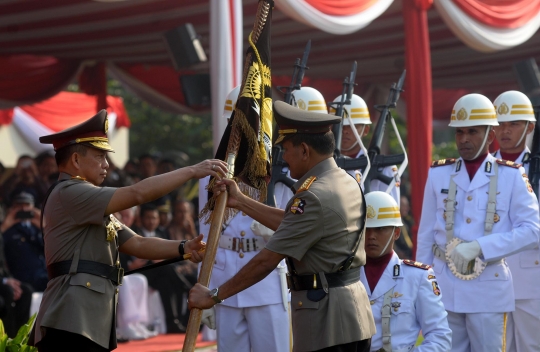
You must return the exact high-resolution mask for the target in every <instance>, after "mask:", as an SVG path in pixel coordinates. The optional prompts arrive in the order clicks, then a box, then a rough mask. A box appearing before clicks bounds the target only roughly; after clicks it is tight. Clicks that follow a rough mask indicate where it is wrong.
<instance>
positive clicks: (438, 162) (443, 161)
mask: <svg viewBox="0 0 540 352" xmlns="http://www.w3.org/2000/svg"><path fill="white" fill-rule="evenodd" d="M455 162H456V159H455V158H448V159H441V160H435V161H433V162H432V163H431V167H437V166H444V165H452V164H453V163H455Z"/></svg>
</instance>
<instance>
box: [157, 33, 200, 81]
mask: <svg viewBox="0 0 540 352" xmlns="http://www.w3.org/2000/svg"><path fill="white" fill-rule="evenodd" d="M163 37H164V39H165V42H166V44H167V45H166V46H167V50H168V52H169V55H170V57H171V60H172V62H173V65H174V68H175V69H176V70H177V71H178V70H179V69H181V68H187V67H189V66H191V65H194V64H198V63H200V62H206V60H207V59H206V54H205V53H204V49H203V48H202V46H201V42H200V41H199V38H198V36H197V33H195V29H194V28H193V25H192V24H191V23H186V24H184V25H182V26H180V27H178V28H175V29H171V30H170V31H167V32H165V34H164V35H163Z"/></svg>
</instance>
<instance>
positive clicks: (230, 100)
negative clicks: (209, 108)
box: [223, 86, 240, 119]
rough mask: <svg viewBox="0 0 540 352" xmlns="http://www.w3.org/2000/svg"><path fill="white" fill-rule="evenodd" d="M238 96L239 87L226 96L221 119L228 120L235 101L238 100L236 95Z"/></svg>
mask: <svg viewBox="0 0 540 352" xmlns="http://www.w3.org/2000/svg"><path fill="white" fill-rule="evenodd" d="M239 94H240V86H236V87H234V88H233V90H231V91H230V92H229V94H227V98H225V106H224V107H223V118H224V119H230V118H231V115H232V112H233V110H234V107H235V106H236V100H238V95H239Z"/></svg>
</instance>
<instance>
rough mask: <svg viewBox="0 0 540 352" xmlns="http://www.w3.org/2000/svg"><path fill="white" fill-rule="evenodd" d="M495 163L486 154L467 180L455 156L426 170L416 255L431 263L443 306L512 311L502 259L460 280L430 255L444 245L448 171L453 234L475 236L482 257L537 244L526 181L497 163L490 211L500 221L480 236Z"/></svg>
mask: <svg viewBox="0 0 540 352" xmlns="http://www.w3.org/2000/svg"><path fill="white" fill-rule="evenodd" d="M488 162H489V163H490V165H488V164H487V163H488ZM495 163H496V159H495V158H494V157H493V156H492V155H491V154H488V156H487V157H486V159H485V160H484V162H483V163H482V165H481V166H480V168H479V169H478V171H477V172H476V174H475V175H474V178H473V179H472V181H470V180H469V175H468V173H467V169H466V167H465V164H464V162H463V160H462V159H461V158H459V159H458V160H457V162H455V163H453V164H450V165H444V166H437V167H432V168H431V169H430V170H429V174H428V179H427V182H426V188H425V190H424V202H423V207H422V217H421V220H420V227H419V229H418V241H417V248H418V249H417V253H416V259H417V260H418V261H420V262H423V263H428V264H433V270H434V271H435V274H436V275H437V280H438V282H439V284H440V286H441V289H442V291H443V292H444V295H443V298H442V300H443V303H444V306H445V308H446V310H449V311H452V312H455V313H490V312H491V313H503V312H510V311H513V310H514V294H513V291H514V290H513V286H512V277H511V274H510V270H509V268H508V266H507V264H506V262H505V261H500V262H498V263H494V264H491V265H488V266H487V267H486V268H485V270H484V272H483V273H482V274H481V275H480V276H479V277H478V278H476V279H474V280H470V281H464V280H460V279H458V278H456V277H455V276H454V275H453V274H452V273H451V272H450V270H449V269H448V267H447V265H446V262H444V261H442V260H440V259H438V258H436V257H434V255H433V252H432V246H433V244H435V243H436V244H437V245H438V246H439V247H440V248H441V249H444V248H445V246H446V229H445V220H444V218H443V213H444V210H445V199H446V198H447V193H448V188H449V185H450V177H451V176H454V181H455V183H456V185H457V194H456V201H457V205H456V210H455V216H454V218H455V219H454V237H457V238H460V239H462V240H464V241H466V242H470V241H474V240H477V241H478V243H479V244H480V247H481V250H482V254H483V256H482V259H483V260H486V261H488V262H492V261H497V260H500V259H503V258H504V257H507V256H509V255H512V254H515V253H518V252H520V251H522V250H524V249H532V248H536V247H537V246H538V236H539V231H540V228H539V217H538V201H537V200H536V197H535V195H534V193H532V189H530V190H528V187H527V185H528V183H527V182H528V181H527V180H526V179H525V178H524V177H523V176H522V175H523V174H524V173H525V170H524V169H523V168H522V167H520V168H519V169H517V168H514V167H511V166H504V165H499V166H498V169H499V177H498V183H497V196H496V214H497V215H498V216H499V217H500V220H499V221H498V222H496V223H494V225H493V230H492V233H491V234H489V235H486V236H484V222H485V218H486V208H487V202H488V189H489V182H490V177H489V176H491V175H493V172H494V171H493V170H494V168H493V165H494V164H495Z"/></svg>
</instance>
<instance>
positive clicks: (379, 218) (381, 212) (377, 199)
mask: <svg viewBox="0 0 540 352" xmlns="http://www.w3.org/2000/svg"><path fill="white" fill-rule="evenodd" d="M365 199H366V208H367V216H366V217H367V220H366V227H368V228H371V227H384V226H403V223H402V222H401V214H400V213H399V206H398V205H397V203H396V201H395V200H394V198H392V196H391V195H389V194H388V193H386V192H381V191H374V192H369V193H367V194H366V196H365Z"/></svg>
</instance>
